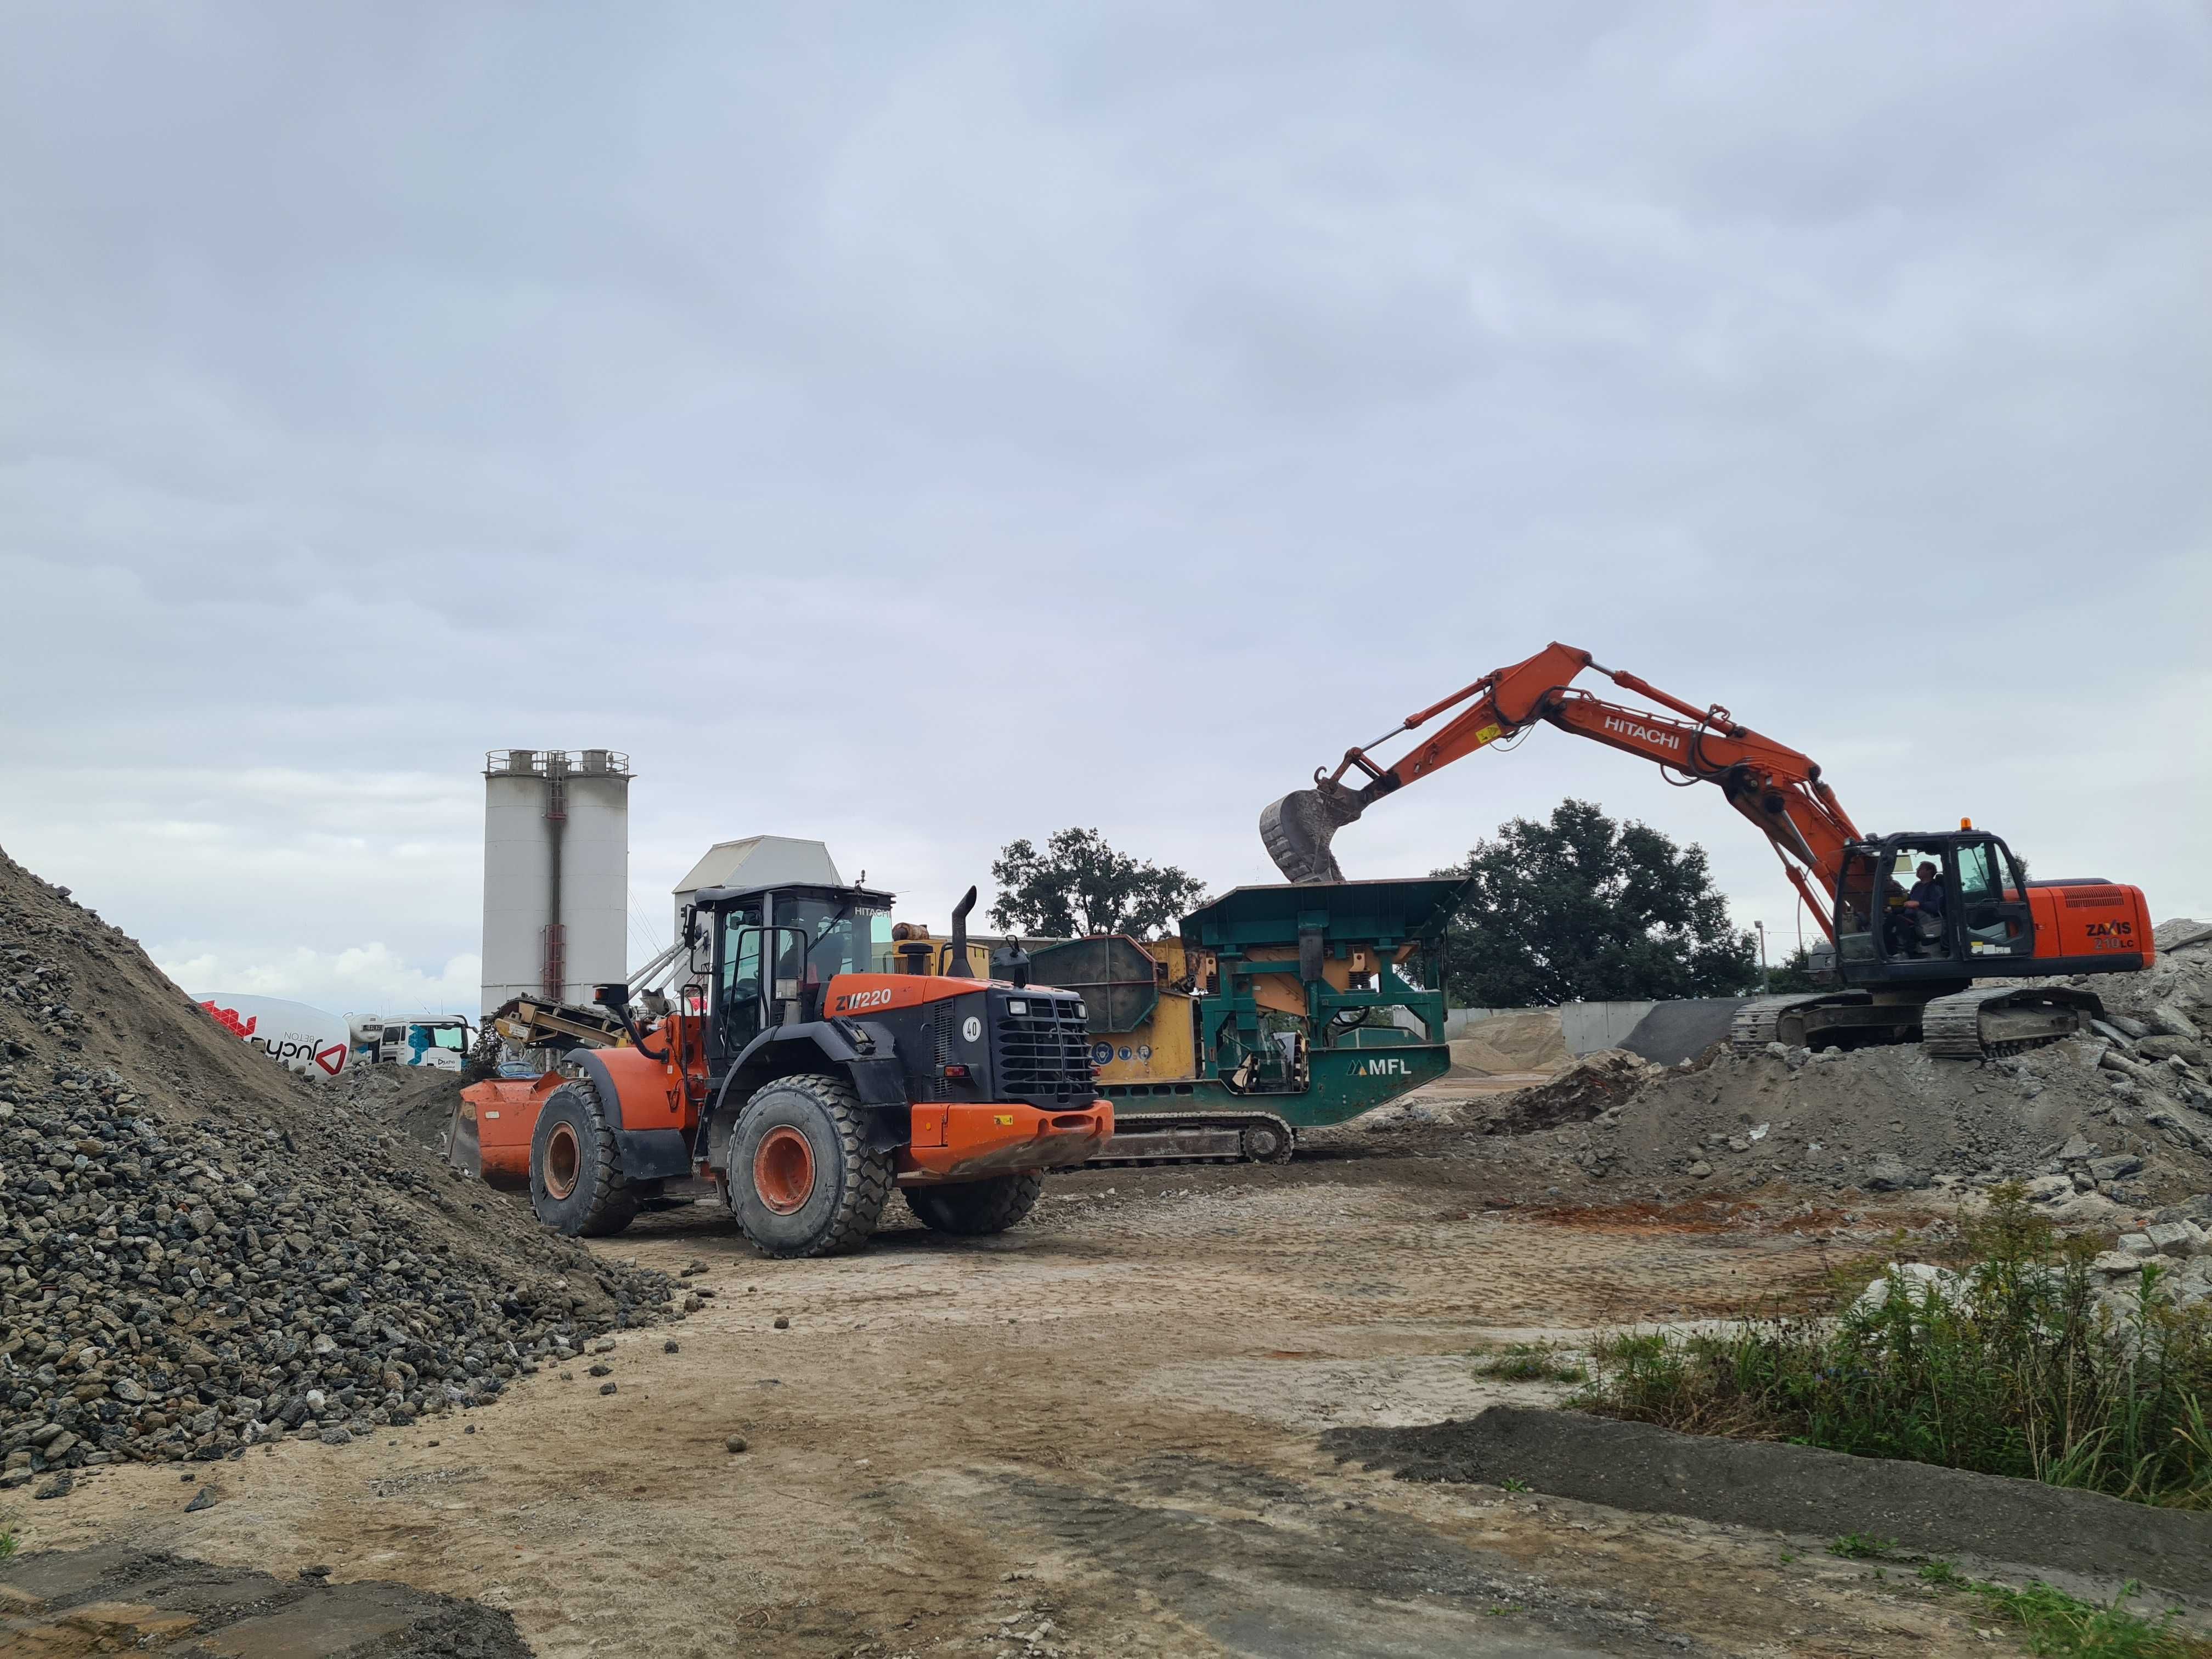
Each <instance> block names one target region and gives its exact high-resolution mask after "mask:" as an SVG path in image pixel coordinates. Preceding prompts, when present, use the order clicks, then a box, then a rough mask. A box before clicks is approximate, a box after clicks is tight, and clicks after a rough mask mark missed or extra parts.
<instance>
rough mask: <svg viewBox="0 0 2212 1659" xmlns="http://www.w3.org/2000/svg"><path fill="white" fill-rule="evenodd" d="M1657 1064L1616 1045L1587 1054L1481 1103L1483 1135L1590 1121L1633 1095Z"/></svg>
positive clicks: (1647, 1079) (1529, 1130) (1515, 1133)
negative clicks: (1550, 1076)
mask: <svg viewBox="0 0 2212 1659" xmlns="http://www.w3.org/2000/svg"><path fill="white" fill-rule="evenodd" d="M1657 1069H1658V1068H1657V1067H1656V1066H1653V1065H1651V1063H1650V1061H1648V1060H1642V1059H1639V1058H1638V1056H1636V1055H1634V1054H1629V1053H1627V1052H1626V1050H1624V1049H1620V1048H1601V1049H1600V1050H1599V1051H1598V1052H1597V1053H1596V1054H1585V1055H1583V1057H1582V1058H1581V1059H1580V1060H1577V1061H1575V1063H1574V1064H1573V1065H1571V1066H1568V1067H1567V1068H1566V1070H1565V1071H1564V1072H1561V1073H1559V1075H1558V1076H1557V1077H1555V1078H1553V1079H1552V1080H1551V1081H1550V1082H1548V1083H1540V1084H1538V1085H1535V1086H1534V1088H1530V1089H1517V1090H1516V1091H1514V1092H1513V1093H1511V1094H1510V1095H1498V1096H1495V1097H1492V1099H1490V1100H1489V1101H1486V1102H1484V1103H1483V1104H1485V1105H1486V1106H1487V1107H1488V1110H1487V1111H1486V1113H1485V1114H1484V1115H1483V1117H1482V1120H1481V1133H1484V1134H1486V1135H1519V1134H1528V1133H1533V1132H1534V1131H1536V1130H1539V1129H1556V1128H1559V1127H1562V1126H1564V1125H1566V1124H1571V1123H1588V1122H1589V1121H1592V1120H1593V1119H1595V1118H1597V1117H1599V1116H1601V1115H1603V1114H1604V1113H1606V1112H1607V1111H1608V1110H1610V1109H1613V1107H1616V1106H1619V1105H1620V1104H1621V1103H1624V1102H1625V1101H1627V1100H1629V1099H1630V1098H1632V1097H1633V1096H1634V1095H1635V1094H1636V1093H1637V1091H1638V1090H1640V1089H1642V1088H1643V1087H1644V1085H1645V1084H1646V1083H1647V1082H1648V1081H1649V1080H1650V1077H1651V1075H1652V1073H1654V1072H1656V1070H1657Z"/></svg>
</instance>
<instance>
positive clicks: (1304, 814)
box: [1260, 779, 1364, 883]
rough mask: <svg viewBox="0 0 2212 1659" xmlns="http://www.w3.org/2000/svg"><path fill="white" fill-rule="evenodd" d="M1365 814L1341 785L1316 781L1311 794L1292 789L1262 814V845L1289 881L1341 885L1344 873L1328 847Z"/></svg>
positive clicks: (1325, 780)
mask: <svg viewBox="0 0 2212 1659" xmlns="http://www.w3.org/2000/svg"><path fill="white" fill-rule="evenodd" d="M1363 810H1364V805H1363V803H1362V802H1361V800H1360V799H1359V797H1358V795H1356V794H1354V793H1352V791H1351V790H1349V789H1347V788H1346V787H1344V786H1343V785H1342V784H1340V783H1331V782H1329V781H1328V780H1327V779H1316V781H1315V784H1314V787H1312V788H1310V789H1293V790H1291V793H1289V794H1287V795H1285V796H1284V797H1283V798H1282V799H1280V800H1275V801H1269V802H1268V803H1267V805H1266V806H1265V807H1264V808H1262V809H1261V813H1260V839H1261V842H1265V843H1266V845H1267V856H1268V857H1269V858H1271V859H1273V860H1274V861H1275V867H1276V868H1277V869H1278V870H1280V871H1281V872H1283V874H1284V876H1285V878H1287V879H1289V880H1291V881H1294V882H1299V883H1312V882H1323V881H1342V880H1343V879H1344V868H1343V866H1341V865H1340V864H1338V863H1337V861H1336V855H1335V854H1334V853H1332V852H1330V851H1329V850H1328V844H1329V842H1332V841H1334V839H1335V838H1336V832H1337V831H1338V830H1340V829H1343V828H1344V826H1345V825H1346V824H1347V823H1352V821H1354V820H1355V819H1357V818H1358V816H1359V814H1360V813H1361V811H1363Z"/></svg>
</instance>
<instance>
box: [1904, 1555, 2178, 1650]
mask: <svg viewBox="0 0 2212 1659" xmlns="http://www.w3.org/2000/svg"><path fill="white" fill-rule="evenodd" d="M1920 1577H1922V1578H1923V1580H1925V1581H1926V1582H1927V1583H1930V1584H1940V1585H1942V1586H1944V1587H1945V1588H1947V1589H1958V1590H1964V1591H1966V1592H1967V1593H1968V1594H1969V1595H1974V1596H1977V1597H1978V1598H1979V1599H1980V1601H1981V1602H1982V1605H1983V1606H1984V1607H1987V1608H1988V1609H1989V1610H1990V1612H1991V1613H1994V1614H1996V1616H1997V1617H1998V1618H2000V1619H2003V1620H2007V1621H2008V1622H2010V1623H2012V1624H2015V1625H2017V1626H2020V1628H2021V1633H2022V1634H2024V1635H2025V1636H2026V1637H2027V1648H2028V1651H2029V1652H2031V1653H2035V1654H2043V1655H2047V1656H2050V1659H2212V1643H2208V1642H2205V1641H2203V1640H2202V1639H2201V1638H2197V1637H2193V1636H2191V1635H2190V1634H2188V1633H2187V1632H2185V1631H2179V1630H2176V1629H2175V1628H2174V1627H2173V1621H2174V1620H2175V1619H2176V1618H2177V1617H2178V1616H2179V1609H2178V1608H2172V1607H2169V1608H2168V1609H2166V1612H2164V1613H2160V1615H2159V1616H2158V1617H2157V1618H2155V1619H2147V1618H2145V1617H2144V1616H2143V1615H2142V1613H2135V1612H2131V1611H2130V1610H2129V1609H2128V1607H2126V1606H2124V1603H2125V1602H2126V1601H2127V1600H2128V1598H2129V1597H2130V1596H2131V1595H2134V1594H2135V1593H2136V1585H2135V1584H2133V1583H2129V1584H2126V1585H2124V1586H2123V1587H2122V1588H2121V1589H2120V1593H2119V1594H2118V1595H2115V1596H2114V1597H2113V1598H2112V1600H2111V1601H2108V1602H2097V1601H2082V1600H2081V1598H2080V1597H2078V1596H2073V1595H2067V1594H2066V1592H2065V1591H2063V1590H2061V1589H2053V1588H2052V1587H2051V1585H2049V1584H2046V1583H2043V1582H2042V1581H2041V1580H2040V1579H2034V1580H2031V1581H2030V1582H2029V1583H2027V1585H2026V1586H2025V1587H2024V1588H2022V1589H2013V1588H2012V1587H2011V1586H2010V1585H2008V1584H1992V1583H1988V1582H1986V1581H1984V1580H1981V1579H1975V1578H1969V1577H1966V1574H1965V1573H1963V1572H1960V1571H1959V1570H1958V1568H1956V1567H1954V1566H1953V1565H1951V1564H1950V1563H1949V1562H1948V1561H1929V1562H1926V1563H1924V1564H1923V1565H1922V1567H1921V1569H1920Z"/></svg>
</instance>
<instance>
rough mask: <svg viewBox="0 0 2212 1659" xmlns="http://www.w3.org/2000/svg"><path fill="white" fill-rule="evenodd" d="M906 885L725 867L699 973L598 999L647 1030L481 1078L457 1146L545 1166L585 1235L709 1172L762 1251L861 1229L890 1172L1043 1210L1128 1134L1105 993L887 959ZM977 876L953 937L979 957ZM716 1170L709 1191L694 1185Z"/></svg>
mask: <svg viewBox="0 0 2212 1659" xmlns="http://www.w3.org/2000/svg"><path fill="white" fill-rule="evenodd" d="M890 901H891V896H890V894H889V893H884V892H878V891H874V890H870V889H867V888H861V887H823V886H805V885H787V886H776V887H745V888H709V889H706V890H702V891H701V892H699V893H698V894H697V895H696V896H695V900H694V902H693V903H692V905H691V906H690V908H688V909H687V910H686V912H685V914H684V939H685V941H686V943H687V944H688V945H690V947H691V949H692V957H691V960H692V963H693V966H694V974H693V977H692V978H691V980H690V982H689V983H688V984H686V985H684V987H682V988H681V989H680V991H679V992H678V995H677V996H676V998H675V999H674V1000H673V1001H672V1002H671V1004H670V1006H668V1007H667V1008H666V1010H665V1012H658V1013H649V1014H648V1015H647V1018H646V1019H645V1021H644V1022H642V1023H641V1022H640V1021H639V1020H638V1019H637V1018H636V1017H635V1014H634V1013H633V1011H632V1008H631V1006H630V1005H631V997H630V993H629V987H627V986H623V985H607V986H601V987H599V989H598V998H597V1000H598V1001H599V1005H600V1006H602V1007H603V1008H605V1010H606V1011H607V1012H608V1013H609V1014H610V1015H611V1017H612V1019H613V1021H614V1022H615V1024H617V1025H618V1026H619V1027H620V1029H621V1030H622V1031H623V1034H624V1036H623V1040H622V1041H621V1042H617V1044H616V1045H614V1046H611V1047H590V1046H585V1045H583V1044H578V1045H577V1046H575V1047H574V1048H569V1049H568V1052H567V1054H566V1055H565V1056H564V1057H563V1059H562V1061H561V1063H560V1064H559V1065H558V1066H556V1068H555V1069H554V1070H552V1071H550V1072H548V1073H545V1074H544V1076H542V1077H539V1078H537V1079H516V1080H493V1081H487V1082H483V1083H477V1084H475V1085H471V1086H470V1087H469V1088H467V1089H465V1090H464V1091H462V1099H461V1103H460V1105H459V1109H458V1110H457V1113H456V1117H455V1121H454V1123H453V1129H452V1132H451V1134H450V1136H449V1139H448V1146H447V1152H448V1156H449V1157H450V1158H452V1159H453V1162H454V1164H456V1165H458V1166H459V1167H460V1168H462V1169H463V1170H469V1169H471V1166H472V1165H473V1166H475V1167H476V1168H477V1169H478V1170H480V1172H481V1173H482V1174H483V1177H484V1178H485V1179H486V1180H487V1181H489V1182H493V1183H494V1184H495V1185H505V1186H513V1187H521V1186H523V1185H525V1184H526V1185H527V1186H528V1188H529V1191H530V1200H531V1203H532V1206H533V1207H534V1208H535V1209H536V1210H537V1212H538V1217H539V1218H541V1219H542V1220H544V1222H545V1224H546V1225H548V1226H550V1227H554V1228H557V1229H558V1230H559V1231H562V1232H563V1233H567V1234H569V1235H572V1236H574V1235H577V1234H584V1235H603V1234H607V1233H615V1232H619V1231H622V1230H623V1228H624V1227H626V1226H628V1225H629V1223H630V1221H631V1220H632V1218H634V1217H635V1216H636V1214H637V1213H638V1212H639V1211H640V1210H641V1209H647V1208H661V1207H665V1206H669V1205H671V1204H673V1203H677V1202H681V1201H683V1200H682V1199H681V1198H680V1197H679V1196H678V1192H679V1189H681V1188H684V1187H686V1186H689V1185H690V1184H691V1183H693V1182H699V1181H702V1180H703V1181H706V1182H711V1183H712V1186H713V1190H714V1193H715V1194H716V1195H717V1196H718V1197H719V1198H720V1200H721V1201H722V1202H725V1203H726V1204H727V1205H728V1206H730V1210H731V1212H732V1214H733V1215H734V1216H735V1217H736V1218H737V1222H738V1227H739V1228H740V1229H741V1230H742V1231H744V1235H745V1237H746V1238H747V1239H749V1240H750V1242H751V1243H752V1244H753V1246H754V1247H755V1248H756V1249H758V1250H759V1251H760V1252H761V1253H762V1254H763V1255H769V1256H811V1255H834V1254H836V1253H838V1252H841V1251H845V1250H852V1249H858V1248H860V1246H861V1245H862V1244H864V1243H866V1242H867V1239H868V1236H869V1234H870V1233H871V1232H872V1231H873V1230H874V1228H875V1225H876V1218H877V1216H878V1213H879V1212H881V1211H882V1209H883V1207H884V1202H885V1201H886V1200H888V1199H889V1198H890V1193H891V1188H893V1187H895V1186H896V1187H898V1188H902V1190H903V1191H904V1192H905V1194H906V1197H907V1202H908V1206H909V1207H911V1208H912V1209H913V1211H914V1212H915V1215H917V1216H918V1217H920V1218H921V1221H922V1222H923V1224H924V1225H927V1226H929V1227H932V1228H934V1229H936V1230H937V1231H941V1232H951V1233H994V1232H999V1231H1003V1230H1005V1229H1006V1228H1008V1227H1011V1226H1012V1225H1014V1224H1015V1223H1017V1222H1018V1221H1020V1220H1021V1219H1022V1218H1023V1217H1024V1216H1025V1215H1027V1214H1028V1213H1029V1212H1030V1206H1033V1205H1034V1204H1035V1203H1036V1199H1037V1194H1038V1192H1039V1190H1040V1188H1042V1184H1043V1172H1044V1171H1045V1170H1050V1169H1058V1168H1062V1167H1066V1166H1069V1165H1073V1164H1081V1163H1082V1162H1083V1161H1084V1160H1085V1159H1086V1158H1089V1157H1090V1156H1091V1154H1092V1153H1094V1152H1097V1151H1098V1150H1099V1149H1100V1148H1101V1147H1103V1146H1104V1145H1105V1144H1106V1142H1107V1140H1108V1139H1109V1138H1111V1136H1112V1134H1113V1133H1114V1115H1113V1109H1112V1108H1111V1107H1109V1105H1108V1104H1107V1103H1106V1102H1105V1101H1103V1100H1102V1099H1100V1098H1098V1097H1097V1093H1098V1091H1097V1088H1096V1086H1095V1085H1094V1082H1093V1077H1092V1073H1091V1039H1090V1036H1089V1033H1088V1031H1087V1030H1085V1010H1084V1006H1083V1000H1082V998H1081V997H1080V996H1079V995H1078V994H1075V993H1073V992H1069V991H1060V990H1054V989H1053V988H1051V987H1030V986H1025V985H1016V984H1012V983H1006V982H1002V981H987V980H979V979H969V978H962V977H957V976H949V975H937V974H927V973H901V974H886V973H877V972H874V971H872V962H871V954H870V953H871V948H872V938H873V930H872V923H873V921H874V920H875V918H877V917H878V916H880V915H886V914H888V912H889V910H890ZM974 904H975V890H974V889H973V888H970V889H969V891H968V895H967V896H966V897H965V898H964V899H963V901H962V902H961V904H960V907H959V908H958V909H957V910H956V911H955V912H954V915H953V924H952V937H953V945H954V948H953V950H952V951H951V953H950V957H949V959H950V960H951V962H954V963H965V962H966V961H967V959H968V957H967V953H966V949H965V945H966V921H967V914H968V911H969V909H970V908H972V907H973V906H974ZM695 1190H696V1189H695Z"/></svg>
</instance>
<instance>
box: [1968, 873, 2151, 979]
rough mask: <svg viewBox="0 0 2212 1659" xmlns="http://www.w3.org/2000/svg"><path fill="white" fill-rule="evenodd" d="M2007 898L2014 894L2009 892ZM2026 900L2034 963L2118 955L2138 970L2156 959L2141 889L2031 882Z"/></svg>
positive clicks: (2119, 885) (2114, 884)
mask: <svg viewBox="0 0 2212 1659" xmlns="http://www.w3.org/2000/svg"><path fill="white" fill-rule="evenodd" d="M2006 896H2007V897H2008V898H2012V897H2016V896H2017V895H2016V892H2015V890H2009V889H2008V890H2007V893H2006ZM2027 902H2028V909H2029V911H2030V913H2031V914H2032V915H2033V916H2034V918H2035V957H2034V959H2035V960H2036V961H2038V962H2045V961H2051V960H2057V959H2061V958H2063V959H2064V960H2065V961H2067V962H2068V963H2080V962H2084V961H2091V962H2093V961H2095V960H2097V959H2099V958H2112V957H2128V958H2130V959H2131V960H2130V962H2129V964H2128V965H2129V967H2130V969H2142V968H2148V967H2149V966H2150V965H2151V963H2152V962H2153V961H2154V959H2155V958H2156V956H2157V951H2155V950H2154V948H2153V946H2152V944H2151V920H2150V904H2149V902H2148V900H2146V899H2145V898H2144V897H2143V890H2142V888H2140V887H2130V886H2126V885H2124V884H2122V883H2119V882H2098V883H2094V884H2081V885H2075V884H2072V883H2068V884H2063V885H2053V886H2039V885H2038V884H2035V883H2033V882H2030V883H2029V884H2028V888H2027ZM2135 958H2140V960H2134V959H2135Z"/></svg>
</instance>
